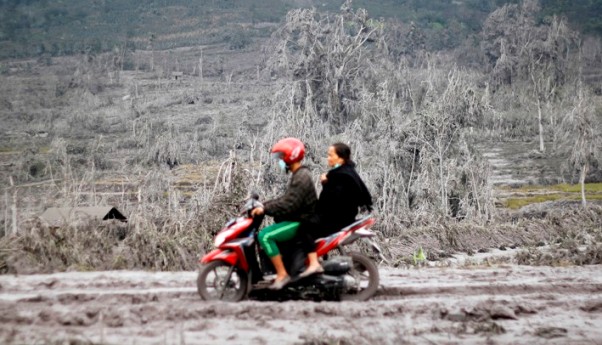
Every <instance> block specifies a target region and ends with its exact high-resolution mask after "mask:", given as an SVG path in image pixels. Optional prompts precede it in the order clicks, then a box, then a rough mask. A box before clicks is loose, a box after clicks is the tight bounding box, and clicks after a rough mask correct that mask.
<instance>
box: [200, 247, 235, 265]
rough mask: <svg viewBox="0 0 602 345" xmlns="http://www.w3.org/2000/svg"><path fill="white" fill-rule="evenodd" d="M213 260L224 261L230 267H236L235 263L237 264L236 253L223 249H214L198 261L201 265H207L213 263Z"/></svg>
mask: <svg viewBox="0 0 602 345" xmlns="http://www.w3.org/2000/svg"><path fill="white" fill-rule="evenodd" d="M215 260H221V261H225V262H227V263H228V264H230V265H231V266H236V263H237V262H238V258H237V255H236V253H234V252H233V251H231V250H223V249H215V250H213V251H211V252H210V253H208V254H207V255H205V256H203V258H202V259H201V260H200V262H201V264H207V263H209V262H211V261H215Z"/></svg>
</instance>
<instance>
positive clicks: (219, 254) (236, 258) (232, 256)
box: [200, 237, 254, 272]
mask: <svg viewBox="0 0 602 345" xmlns="http://www.w3.org/2000/svg"><path fill="white" fill-rule="evenodd" d="M253 243H254V239H253V238H252V237H247V238H239V239H235V240H233V241H230V242H227V243H224V244H223V245H221V246H220V247H219V248H217V249H214V250H212V251H211V252H209V253H208V254H207V255H205V256H203V258H202V259H201V260H200V262H201V264H206V263H209V262H211V261H214V260H221V261H225V262H227V263H228V264H230V265H232V266H237V267H239V268H240V269H242V270H244V271H245V272H247V271H248V270H249V264H248V262H247V258H246V255H245V251H244V248H243V247H246V246H251V245H253Z"/></svg>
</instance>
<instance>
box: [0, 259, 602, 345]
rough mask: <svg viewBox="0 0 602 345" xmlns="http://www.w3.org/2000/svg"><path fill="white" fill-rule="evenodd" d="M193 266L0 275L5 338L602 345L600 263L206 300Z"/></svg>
mask: <svg viewBox="0 0 602 345" xmlns="http://www.w3.org/2000/svg"><path fill="white" fill-rule="evenodd" d="M195 277H196V273H194V272H176V273H147V272H123V271H120V272H90V273H60V274H52V275H32V276H19V277H15V276H0V343H2V344H22V343H26V344H32V343H38V344H41V343H61V344H62V343H70V344H73V343H80V342H81V343H88V342H92V343H103V344H104V343H110V344H226V343H228V344H303V343H305V344H320V342H319V340H324V341H325V342H322V343H324V344H379V343H382V344H387V343H389V344H401V343H412V344H413V343H427V344H428V343H433V344H435V343H436V344H441V343H450V344H454V343H461V344H467V343H473V344H483V343H489V344H516V343H521V344H524V343H529V344H544V343H545V344H569V343H570V344H602V267H600V266H583V267H560V268H550V267H530V266H511V265H508V266H500V267H488V268H464V269H459V268H421V269H403V270H402V269H387V268H382V269H381V284H382V286H381V288H380V290H379V292H378V296H377V297H376V298H375V299H374V300H372V301H370V302H365V303H337V302H321V303H316V302H292V301H291V302H282V303H278V302H258V301H245V302H241V303H214V302H212V303H208V302H203V301H201V300H200V298H199V296H198V295H197V294H196V290H195V285H194V284H195Z"/></svg>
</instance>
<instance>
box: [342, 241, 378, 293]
mask: <svg viewBox="0 0 602 345" xmlns="http://www.w3.org/2000/svg"><path fill="white" fill-rule="evenodd" d="M347 255H348V256H350V257H351V260H352V262H353V268H352V269H351V271H350V272H349V273H348V274H350V275H351V276H353V278H354V279H359V278H360V277H363V276H365V274H368V286H366V287H359V288H358V289H357V290H353V291H347V292H345V293H343V294H341V300H342V301H366V300H368V299H370V298H371V297H372V296H374V294H375V293H376V290H378V284H379V282H380V277H379V274H378V267H376V264H375V263H374V261H372V259H370V258H369V257H367V256H365V255H363V254H360V253H357V252H351V253H348V254H347ZM360 280H361V279H360ZM360 283H361V281H360Z"/></svg>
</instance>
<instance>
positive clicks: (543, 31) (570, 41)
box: [481, 0, 576, 152]
mask: <svg viewBox="0 0 602 345" xmlns="http://www.w3.org/2000/svg"><path fill="white" fill-rule="evenodd" d="M538 11H539V4H538V1H537V0H524V1H523V2H522V4H521V5H517V4H507V5H505V6H503V7H502V8H500V9H498V10H496V11H495V12H493V13H492V14H491V15H490V16H489V17H488V18H487V20H486V21H485V23H484V25H483V32H482V36H483V41H482V44H481V49H482V51H483V52H484V53H485V55H486V56H487V57H489V61H490V63H491V66H492V69H491V73H490V85H491V86H492V87H493V89H494V91H495V90H496V89H497V88H499V87H501V86H502V85H509V86H510V87H513V88H514V87H516V88H519V89H520V90H518V91H517V92H519V93H520V92H524V91H521V90H522V89H524V88H528V89H529V92H530V94H531V95H532V97H533V103H534V105H535V107H536V109H537V128H538V134H539V150H540V151H541V152H544V151H545V144H544V142H545V141H544V136H545V135H544V132H545V131H544V122H545V119H544V115H545V110H546V109H547V108H549V107H550V104H551V103H552V102H553V101H554V100H555V98H556V97H557V95H558V92H559V89H560V88H562V87H563V85H564V84H565V83H566V81H567V74H568V73H569V72H568V71H569V67H570V66H569V60H570V49H571V47H573V46H574V45H575V42H576V40H575V38H576V34H575V33H574V32H573V31H571V30H570V29H569V28H568V27H567V25H566V21H565V20H564V19H561V18H557V17H553V18H551V19H547V20H546V21H545V22H544V23H543V24H541V25H537V22H536V20H535V18H536V15H537V13H538Z"/></svg>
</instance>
